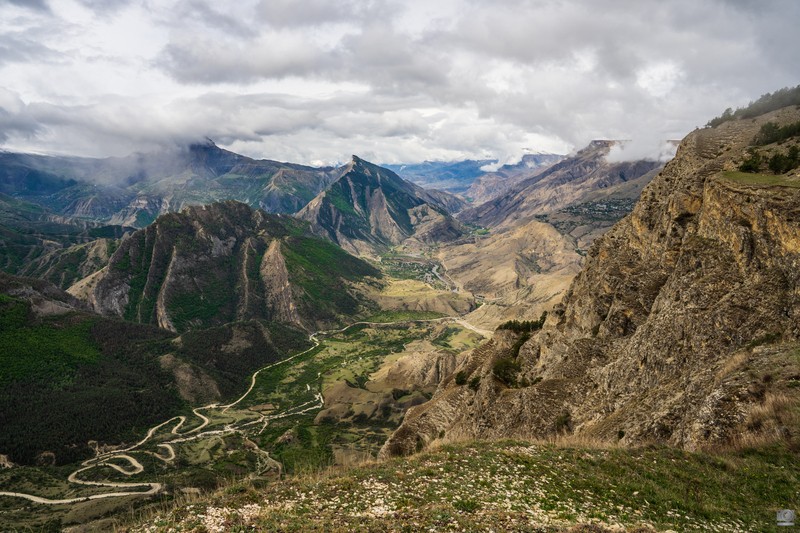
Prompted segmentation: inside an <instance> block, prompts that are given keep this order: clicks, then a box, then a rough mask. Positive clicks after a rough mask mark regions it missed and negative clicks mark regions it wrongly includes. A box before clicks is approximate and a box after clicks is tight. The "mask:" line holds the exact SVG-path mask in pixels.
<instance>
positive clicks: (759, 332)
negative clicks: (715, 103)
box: [384, 107, 800, 455]
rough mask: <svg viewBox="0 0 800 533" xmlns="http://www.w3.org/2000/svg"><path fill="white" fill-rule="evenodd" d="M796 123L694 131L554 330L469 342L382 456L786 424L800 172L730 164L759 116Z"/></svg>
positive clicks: (795, 368) (712, 439) (606, 242)
mask: <svg viewBox="0 0 800 533" xmlns="http://www.w3.org/2000/svg"><path fill="white" fill-rule="evenodd" d="M798 118H800V111H798V110H797V109H796V108H794V107H791V108H785V109H782V110H778V111H775V112H772V113H769V114H767V115H763V116H760V117H758V118H756V119H754V120H739V121H730V122H726V123H724V124H722V125H720V126H718V127H717V128H713V129H712V128H706V129H703V130H698V131H695V132H694V133H692V134H690V135H689V136H688V137H687V138H686V139H684V140H683V142H682V143H681V145H680V148H679V150H678V154H677V156H676V157H675V159H674V160H672V161H671V162H670V163H668V164H667V166H666V168H665V169H664V170H663V171H662V172H661V173H660V174H659V175H658V176H657V177H656V178H655V179H654V180H653V181H652V182H651V183H650V185H648V186H647V187H646V188H645V189H644V192H643V193H642V197H641V199H640V201H639V202H638V203H637V205H636V207H635V209H634V210H633V212H632V213H631V215H630V216H628V217H627V218H625V219H624V220H623V221H622V222H620V223H619V224H617V225H616V226H615V227H614V228H613V229H612V230H611V231H610V232H608V233H607V234H606V235H605V236H604V237H602V238H601V239H599V240H598V241H597V242H596V244H595V245H594V246H593V247H592V248H591V250H590V252H589V255H588V258H587V261H586V265H585V268H584V269H583V270H582V272H581V273H580V274H579V275H578V276H577V278H576V279H575V281H574V282H573V283H572V286H571V288H570V289H569V291H568V293H567V295H566V297H565V298H564V302H563V304H562V305H561V306H559V307H558V308H557V309H556V312H554V313H552V314H551V316H550V317H549V319H548V321H547V324H546V326H545V328H544V329H543V330H542V331H541V332H538V333H534V334H533V336H532V338H531V339H530V340H528V341H527V342H524V339H520V338H519V336H517V335H515V334H514V333H511V332H506V333H503V334H500V335H496V336H495V339H494V340H493V342H492V343H490V344H487V345H484V346H482V347H480V348H479V349H477V350H475V351H473V352H472V354H471V356H470V357H469V358H468V360H467V361H466V362H465V363H464V365H463V366H462V367H461V368H460V372H462V373H463V374H462V375H463V378H462V379H460V380H456V379H455V376H453V379H451V380H449V381H446V382H445V385H443V386H442V387H440V388H439V390H438V391H437V393H436V395H435V396H434V398H433V400H432V401H431V402H429V403H428V404H425V405H423V406H420V407H417V408H414V409H412V410H411V411H409V413H408V414H407V416H406V418H405V421H404V424H403V426H402V427H401V428H400V429H399V430H398V431H397V432H396V433H395V434H394V436H393V438H392V439H390V441H389V442H388V443H387V445H386V446H385V447H384V452H385V453H387V454H390V455H391V454H398V453H400V454H403V453H409V452H413V451H414V450H417V449H419V448H420V447H421V446H424V445H426V444H428V443H430V442H432V441H434V440H436V439H437V438H439V435H440V434H442V432H444V433H446V434H448V435H450V436H456V437H463V438H488V437H501V436H503V437H505V436H512V435H516V436H530V435H539V436H543V435H551V434H555V433H564V432H567V433H572V432H574V433H578V434H583V435H591V436H593V437H599V438H602V439H606V440H611V441H621V442H622V443H625V444H634V443H644V442H651V441H657V442H664V443H669V444H672V445H676V446H682V447H685V448H689V449H697V448H702V447H704V446H710V445H714V444H719V443H730V442H732V441H736V440H741V439H755V440H758V439H762V438H763V439H767V440H768V439H770V438H775V437H776V436H778V437H780V436H781V435H783V434H784V432H785V431H787V430H786V429H783V428H786V427H793V426H792V424H794V423H795V422H796V420H795V418H796V413H795V407H792V406H794V405H796V402H797V400H798V398H797V389H796V387H795V385H796V383H797V376H798V375H800V364H799V361H798V354H799V353H800V351H798V345H797V344H796V342H797V341H798V338H800V329H798V324H799V323H800V298H798V296H800V292H799V291H800V274H799V273H798V269H797V266H798V264H799V263H800V224H799V223H798V222H800V189H799V188H798V187H797V186H798V185H799V184H800V178H799V177H798V174H797V171H796V170H795V171H793V173H792V172H790V173H789V174H785V175H782V176H773V177H771V179H770V180H768V181H767V182H765V181H764V180H759V179H758V176H757V175H748V176H752V177H750V178H747V177H745V179H742V178H741V176H740V175H739V174H737V173H735V172H734V171H735V169H736V168H738V166H739V165H740V164H741V163H742V161H743V160H744V159H746V158H747V157H748V152H747V149H748V147H749V146H750V145H751V144H752V142H753V139H754V137H755V136H756V134H757V133H758V132H759V130H760V128H761V126H762V125H763V124H765V123H767V122H770V121H772V122H775V123H777V124H778V125H784V124H789V123H794V122H797V120H798ZM791 142H796V140H795V141H790V143H791ZM732 178H738V179H732ZM765 183H767V185H765ZM523 342H524V344H523ZM457 381H458V382H457Z"/></svg>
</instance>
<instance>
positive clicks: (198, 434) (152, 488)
mask: <svg viewBox="0 0 800 533" xmlns="http://www.w3.org/2000/svg"><path fill="white" fill-rule="evenodd" d="M441 321H453V322H456V323H458V324H460V325H461V326H463V327H465V328H467V329H469V330H471V331H474V332H475V333H477V334H479V335H481V336H483V337H487V338H488V337H491V332H489V331H487V330H482V329H479V328H476V327H475V326H473V325H472V324H470V323H468V322H466V321H465V320H463V319H461V318H460V317H454V316H448V317H441V318H434V319H423V320H404V321H398V322H366V321H362V322H355V323H353V324H350V325H348V326H345V327H343V328H341V329H336V330H326V331H316V332H314V333H312V334H311V335H309V337H308V339H309V340H310V341H311V342H312V343H313V344H314V346H312V347H311V348H309V349H307V350H304V351H302V352H298V353H296V354H294V355H292V356H290V357H287V358H286V359H283V360H281V361H278V362H275V363H271V364H269V365H267V366H265V367H262V368H260V369H258V370H256V371H255V372H254V373H253V375H252V376H251V378H250V386H249V387H248V389H247V391H245V393H244V394H242V395H241V396H240V397H239V398H238V399H236V400H235V401H233V402H231V403H229V404H227V405H218V404H209V405H204V406H202V407H196V408H194V409H192V413H193V414H194V415H195V416H196V417H197V418H199V419H200V420H201V423H200V424H199V425H198V426H196V427H194V428H192V429H189V430H187V431H183V432H182V431H180V430H181V428H182V427H183V426H184V424H186V422H187V418H186V416H184V415H178V416H174V417H172V418H169V419H167V420H165V421H164V422H161V423H160V424H157V425H155V426H153V427H151V428H150V429H149V430H148V431H147V433H146V434H145V436H144V438H143V439H142V440H140V441H139V442H137V443H135V444H133V445H131V446H129V447H127V448H124V449H120V450H113V451H109V452H104V453H97V455H96V456H95V457H93V458H91V459H88V460H86V461H84V462H82V463H81V467H80V468H78V469H77V470H75V471H74V472H72V473H71V474H70V475H69V476H68V477H67V481H68V482H70V483H74V484H77V485H86V486H93V487H110V488H127V489H132V488H134V487H140V488H144V487H149V488H148V489H147V490H145V491H135V492H131V491H126V492H105V493H101V494H91V495H88V496H81V497H75V498H64V499H50V498H43V497H41V496H36V495H34V494H27V493H23V492H9V491H0V496H12V497H15V498H24V499H26V500H30V501H32V502H35V503H40V504H45V505H61V504H71V503H78V502H85V501H89V500H99V499H104V498H121V497H126V496H150V495H153V494H157V493H158V492H160V491H161V490H162V488H163V485H162V484H161V483H154V482H141V483H122V482H113V481H85V480H82V479H80V478H79V477H78V475H79V474H80V473H81V472H85V471H87V470H91V469H93V468H97V467H100V466H108V467H109V468H112V469H114V470H116V471H117V472H119V473H120V474H122V475H124V476H132V475H135V474H139V473H141V472H143V471H144V466H143V465H142V464H141V463H140V462H139V461H138V460H137V459H136V458H135V457H133V456H131V455H129V454H128V453H126V452H134V451H137V452H138V453H146V454H149V455H152V456H154V457H156V458H158V459H160V460H161V461H164V462H170V461H172V460H174V459H175V456H176V455H175V449H174V448H173V446H172V445H173V444H179V443H183V442H188V441H192V440H198V439H201V438H205V437H211V436H215V435H217V436H218V435H227V434H232V433H237V432H240V433H244V428H247V427H249V426H253V425H257V424H259V423H260V424H262V426H261V429H260V431H258V434H261V433H262V432H263V431H264V430H265V429H266V427H267V425H268V424H269V422H270V421H271V420H276V419H280V418H286V417H288V416H294V415H298V414H303V413H307V412H309V411H313V410H314V409H321V408H322V407H323V406H324V398H323V397H322V394H321V393H319V392H316V393H314V399H313V400H310V401H308V402H304V403H301V404H299V405H295V406H293V407H290V408H288V409H286V410H284V411H283V412H281V413H277V414H273V415H261V416H260V417H259V418H258V419H256V420H250V421H247V422H240V423H239V424H238V425H234V424H228V425H226V426H224V428H223V429H217V430H210V431H201V430H202V429H203V428H205V427H206V426H208V425H209V424H210V423H211V419H210V418H209V417H208V416H206V415H203V414H201V413H200V411H207V410H210V409H219V408H222V411H221V412H222V413H225V412H227V411H228V409H230V408H231V407H234V406H236V405H238V404H239V403H241V402H242V401H243V400H244V399H245V398H247V396H248V395H249V394H250V393H251V392H252V391H253V388H254V387H255V385H256V380H257V379H258V375H259V374H260V373H261V372H262V371H264V370H268V369H270V368H273V367H275V366H277V365H282V364H284V363H288V362H290V361H292V360H294V359H296V358H298V357H301V356H303V355H305V354H307V353H309V352H310V351H312V350H314V349H316V348H317V347H319V346H320V344H322V342H321V341H320V340H319V339H318V338H317V337H318V336H319V335H334V334H337V333H343V332H345V331H347V330H348V329H350V328H352V327H355V326H359V325H367V326H390V325H397V324H406V323H409V322H417V323H420V322H441ZM172 422H175V425H174V426H173V427H172V428H171V429H170V434H172V435H175V436H176V437H178V438H174V439H171V440H168V441H166V442H163V443H160V444H158V445H157V447H159V448H165V449H166V450H167V455H166V456H162V455H159V454H157V453H155V452H152V451H148V450H138V449H139V448H141V447H142V446H144V445H145V444H147V443H148V442H149V441H150V439H152V438H153V436H154V435H155V434H156V433H157V432H158V431H159V430H160V429H162V428H163V427H165V426H167V425H169V424H170V423H172ZM264 453H266V452H264ZM112 460H123V461H127V462H128V463H129V464H130V466H131V468H130V469H126V468H124V467H122V466H120V465H118V464H116V463H114V462H112Z"/></svg>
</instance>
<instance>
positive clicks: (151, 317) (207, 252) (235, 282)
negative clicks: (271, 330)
mask: <svg viewBox="0 0 800 533" xmlns="http://www.w3.org/2000/svg"><path fill="white" fill-rule="evenodd" d="M379 276H380V274H379V273H378V271H377V270H375V269H374V268H372V267H371V266H369V265H368V264H366V263H364V262H363V261H361V260H359V259H356V258H354V257H352V256H350V255H348V254H347V253H346V252H344V251H343V250H341V249H339V248H338V247H336V246H334V245H332V244H330V243H328V242H327V241H323V240H321V239H318V238H315V237H312V236H311V235H310V233H309V232H308V227H307V225H306V224H305V223H302V222H300V221H297V220H295V219H292V218H291V217H287V216H283V215H268V214H266V213H264V212H263V211H258V210H253V209H251V208H250V207H248V206H247V205H245V204H241V203H238V202H233V201H229V202H223V203H217V204H212V205H210V206H203V207H189V208H186V209H184V210H182V211H181V212H180V213H170V214H167V215H163V216H161V217H159V218H158V219H157V220H156V221H155V222H154V223H153V224H151V225H150V226H148V227H147V228H145V229H142V230H139V231H137V232H135V233H133V234H132V235H130V236H129V237H127V238H126V239H125V240H124V241H123V242H122V244H120V246H119V249H117V250H116V252H114V254H113V256H112V257H111V259H110V261H109V264H108V266H107V267H106V268H104V269H103V270H101V271H99V272H97V273H96V274H94V275H92V276H90V277H88V278H86V279H84V280H81V281H80V282H78V283H76V284H75V285H73V286H72V287H71V288H70V291H71V292H72V293H73V294H75V295H76V296H79V297H81V298H83V299H85V300H87V301H88V302H89V303H90V304H91V305H92V307H93V308H94V309H95V310H96V311H97V312H99V313H101V314H105V315H116V316H120V317H123V318H126V319H128V320H133V321H136V322H142V323H149V324H155V325H158V326H159V327H161V328H164V329H168V330H171V331H178V332H182V331H186V330H188V329H195V328H200V327H210V326H215V325H221V324H224V323H227V322H231V321H235V320H248V319H266V320H270V321H277V322H285V323H292V324H295V325H298V326H303V327H307V328H310V329H318V326H319V327H321V326H325V325H332V324H336V323H338V322H339V320H340V319H341V318H342V317H344V316H348V317H349V316H352V315H355V314H358V313H359V312H360V311H361V310H362V309H363V307H364V305H368V302H367V301H366V299H365V298H364V297H362V296H361V293H360V292H359V291H358V290H357V288H356V285H357V284H358V283H360V282H362V281H363V280H364V279H365V278H367V277H371V278H375V277H379Z"/></svg>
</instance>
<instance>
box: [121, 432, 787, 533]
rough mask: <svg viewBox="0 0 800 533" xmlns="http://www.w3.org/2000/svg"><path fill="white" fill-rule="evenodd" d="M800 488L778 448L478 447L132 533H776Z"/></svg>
mask: <svg viewBox="0 0 800 533" xmlns="http://www.w3.org/2000/svg"><path fill="white" fill-rule="evenodd" d="M799 481H800V470H799V469H798V467H797V456H796V455H795V454H794V453H792V452H790V451H788V450H787V449H786V448H785V447H784V446H783V445H778V444H776V445H772V446H768V447H762V448H759V449H751V450H744V451H736V452H730V453H728V454H725V455H710V454H706V453H689V452H684V451H681V450H677V449H674V448H666V447H644V448H637V449H623V448H600V449H598V448H584V447H572V446H569V445H567V446H557V445H553V444H531V443H527V442H522V441H502V442H473V443H470V444H456V445H448V446H444V447H442V448H440V449H438V450H435V451H431V452H426V453H423V454H419V455H416V456H413V457H410V458H405V459H394V460H390V461H387V462H384V463H378V464H369V465H366V466H362V467H358V468H351V469H346V470H330V471H329V472H327V473H326V474H324V475H318V476H312V477H298V478H295V479H292V480H290V481H285V482H281V483H275V484H270V485H267V486H265V487H256V486H254V485H253V484H252V482H245V483H239V484H234V485H231V486H229V487H228V488H227V489H225V490H223V491H220V492H218V493H216V494H214V495H213V496H212V497H210V498H209V499H206V500H203V501H200V502H195V503H194V504H191V505H186V506H183V507H179V508H176V509H175V510H173V511H171V512H169V513H166V514H164V513H162V514H160V515H158V516H153V517H149V518H148V519H147V520H145V521H143V522H141V523H140V524H139V525H136V526H130V527H128V528H127V529H125V528H124V529H123V530H124V531H131V532H141V531H148V532H153V531H223V530H224V531H231V530H241V531H245V530H250V529H251V528H253V529H255V530H258V531H345V530H347V531H388V530H391V531H421V530H425V531H488V530H494V531H563V530H570V529H573V528H574V530H577V531H606V530H609V529H610V530H615V531H620V530H628V531H636V530H638V531H652V530H656V531H664V530H670V529H671V530H678V531H726V532H728V531H770V530H772V529H774V528H775V512H776V511H777V510H778V509H781V508H797V507H798V505H799V504H800V497H798V492H797V487H798V482H799ZM589 524H592V526H588V525H589ZM237 528H238V529H237Z"/></svg>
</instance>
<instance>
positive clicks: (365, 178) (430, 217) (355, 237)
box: [297, 156, 464, 255]
mask: <svg viewBox="0 0 800 533" xmlns="http://www.w3.org/2000/svg"><path fill="white" fill-rule="evenodd" d="M342 170H343V173H342V176H341V177H340V178H339V179H338V180H337V181H336V182H334V183H333V184H332V185H331V186H330V187H329V188H328V189H327V190H325V191H323V192H322V193H320V194H319V195H317V197H316V198H314V199H313V200H312V201H311V202H309V204H308V205H307V206H306V207H304V208H303V209H301V210H300V211H299V212H298V213H297V216H298V217H299V218H301V219H303V220H307V221H309V222H310V223H311V228H312V231H313V232H314V233H316V234H317V235H320V236H324V237H327V238H329V239H331V240H332V241H334V242H335V243H337V244H338V245H339V246H341V247H342V248H344V249H345V250H347V251H349V252H352V253H356V254H367V255H373V254H376V253H380V252H381V251H383V250H385V249H387V248H389V247H391V246H393V245H397V244H401V243H403V242H405V241H407V240H408V239H411V240H412V241H417V242H422V243H430V242H438V241H451V240H454V239H457V238H458V237H460V236H461V235H462V231H461V227H460V225H459V224H458V222H456V221H455V220H454V219H453V218H452V217H451V216H450V212H455V211H458V210H460V209H461V208H463V206H464V203H463V202H462V201H461V200H459V199H458V198H456V197H455V196H452V195H450V194H447V193H443V192H440V191H427V190H425V189H422V188H421V187H419V186H417V185H414V184H413V183H411V182H409V181H406V180H404V179H402V178H401V177H400V176H398V175H397V174H395V173H394V172H392V171H391V170H388V169H385V168H382V167H379V166H377V165H374V164H372V163H369V162H367V161H364V160H363V159H361V158H359V157H357V156H353V159H352V161H351V162H350V163H349V164H348V165H346V166H345V167H344V168H343V169H342Z"/></svg>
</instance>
